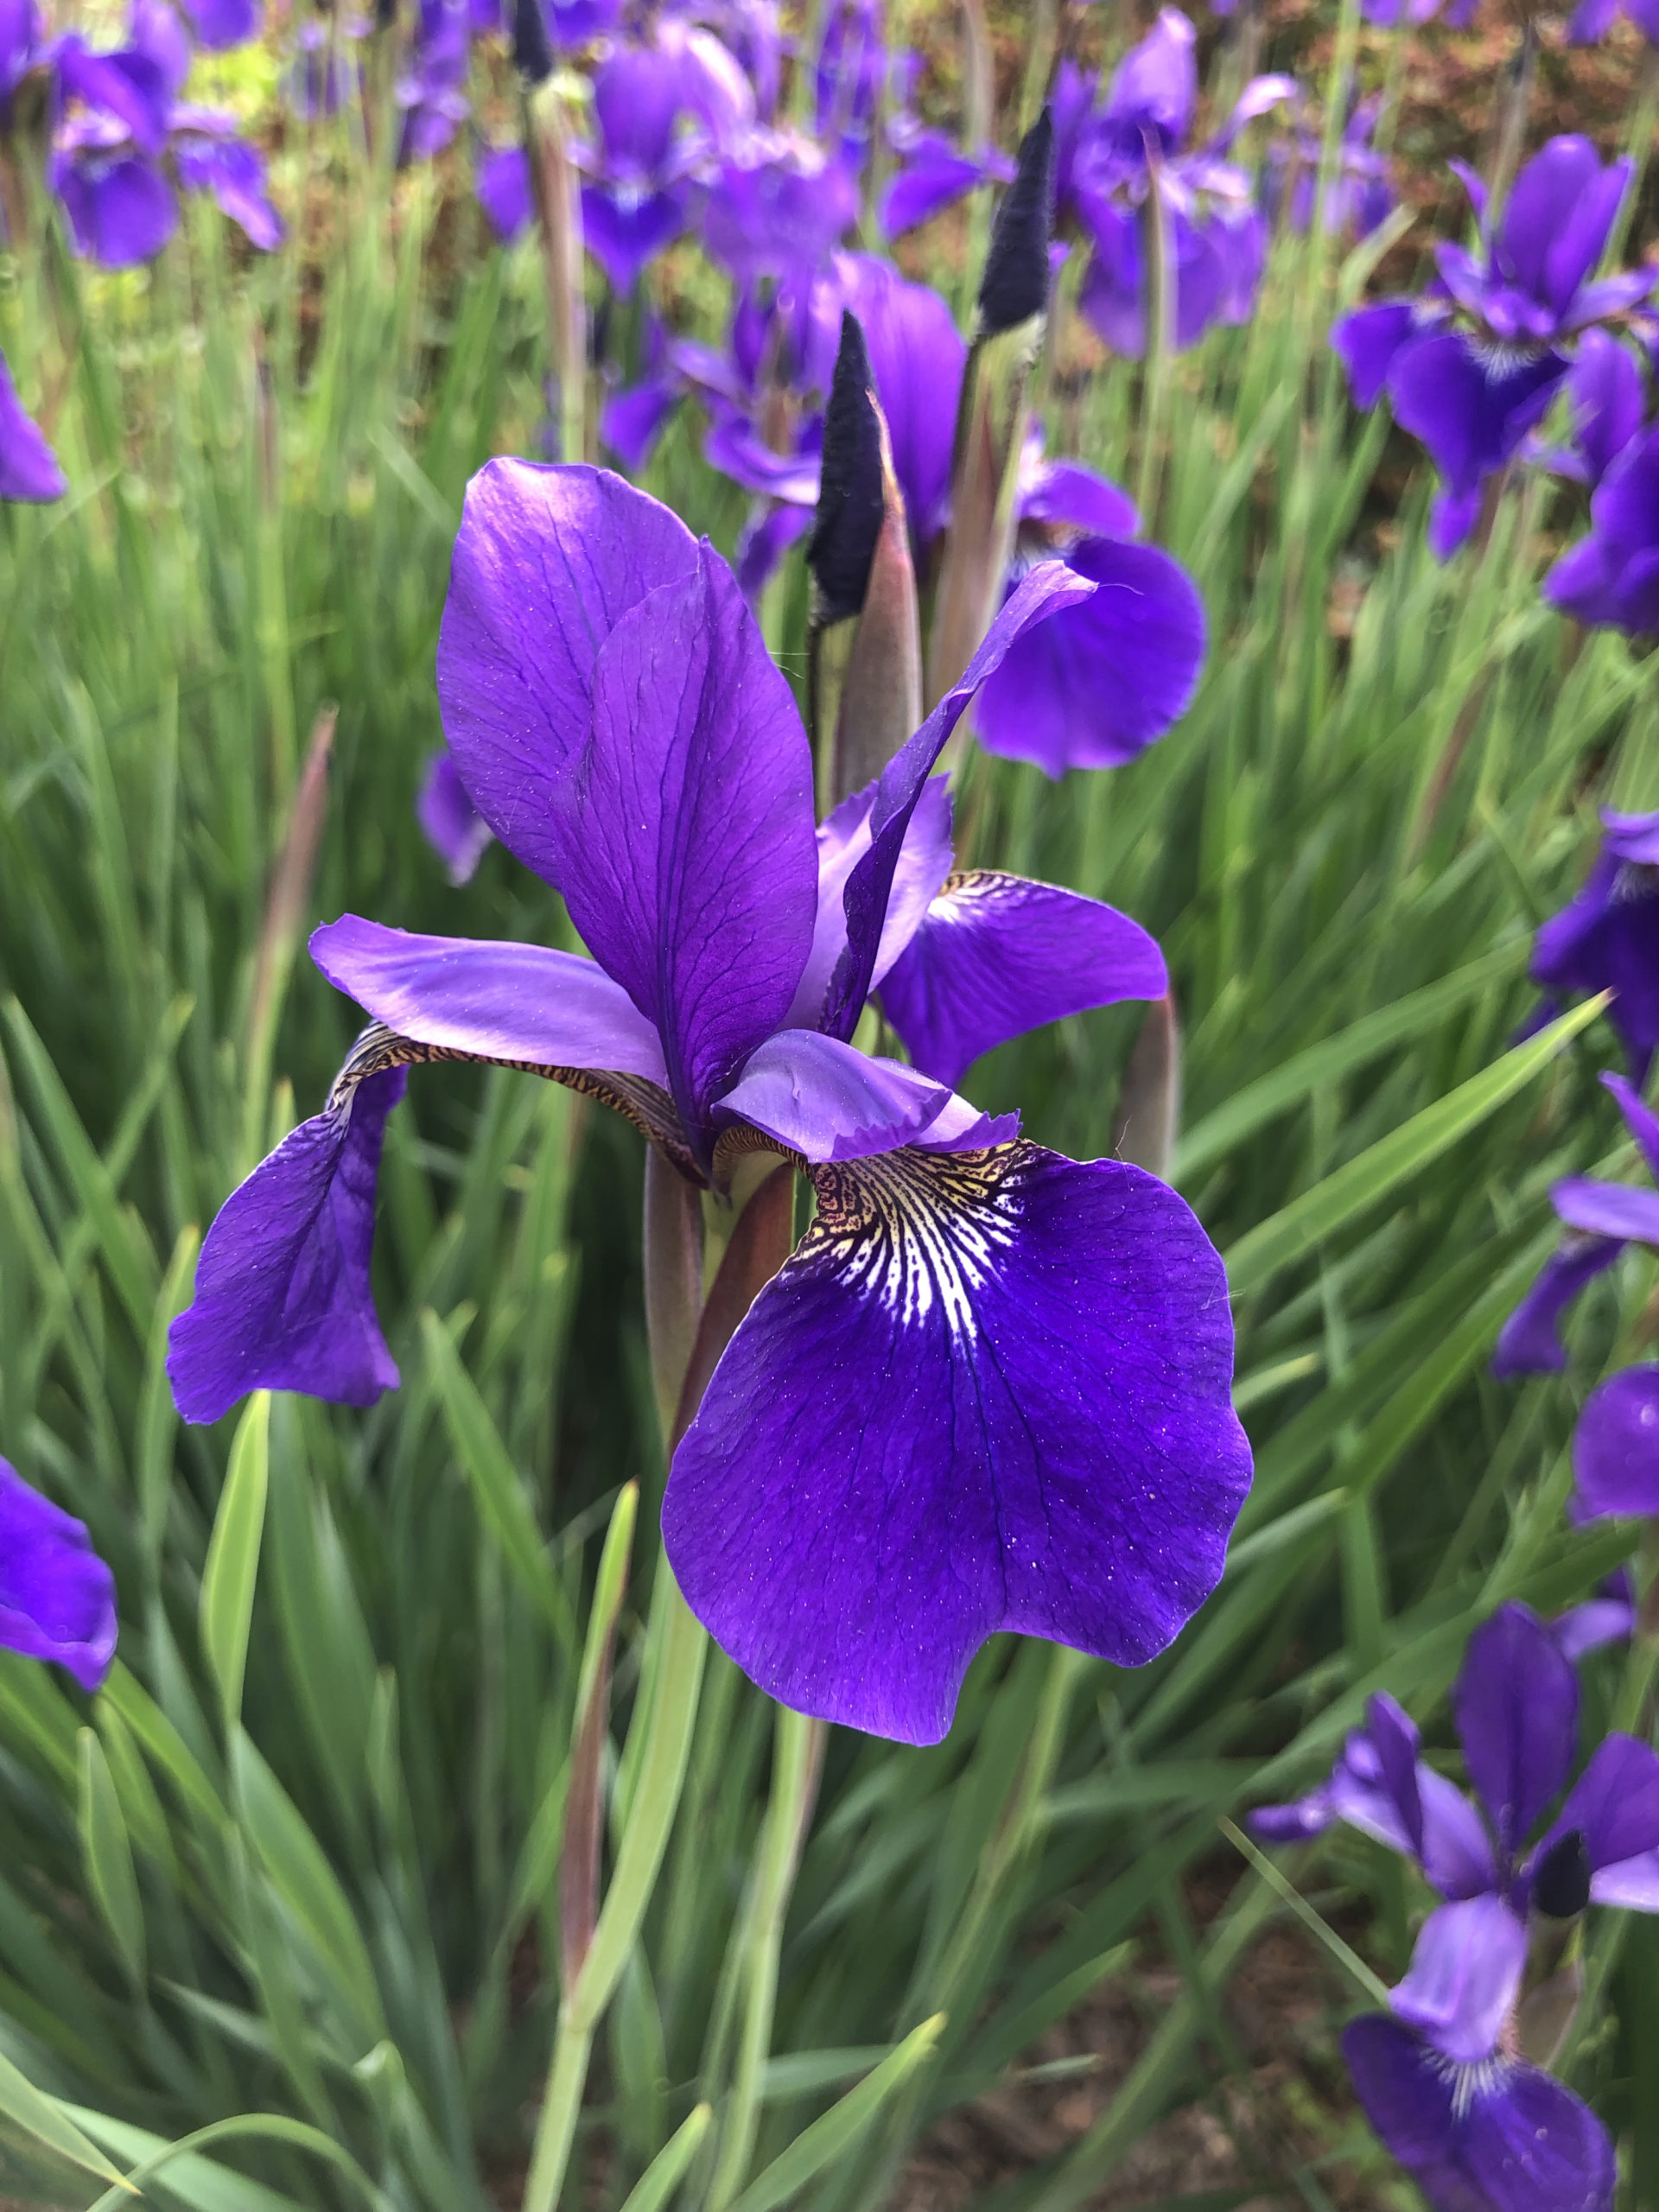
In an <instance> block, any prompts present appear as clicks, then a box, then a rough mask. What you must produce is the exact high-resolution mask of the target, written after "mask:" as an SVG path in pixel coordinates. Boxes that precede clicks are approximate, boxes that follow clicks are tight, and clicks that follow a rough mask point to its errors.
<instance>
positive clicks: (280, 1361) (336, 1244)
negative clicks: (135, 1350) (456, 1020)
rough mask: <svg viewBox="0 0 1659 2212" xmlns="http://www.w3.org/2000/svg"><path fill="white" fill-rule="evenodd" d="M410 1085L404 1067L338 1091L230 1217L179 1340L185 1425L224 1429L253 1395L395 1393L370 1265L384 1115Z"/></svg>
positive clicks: (242, 1190) (217, 1236) (177, 1364)
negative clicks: (214, 1424)
mask: <svg viewBox="0 0 1659 2212" xmlns="http://www.w3.org/2000/svg"><path fill="white" fill-rule="evenodd" d="M407 1081H408V1077H406V1075H405V1074H404V1070H403V1069H402V1068H401V1067H397V1068H390V1069H387V1070H385V1071H384V1072H382V1073H379V1074H377V1075H372V1076H370V1077H368V1078H367V1079H366V1080H365V1081H363V1082H361V1083H355V1084H346V1087H345V1088H344V1090H341V1087H340V1085H339V1084H337V1085H336V1086H335V1096H334V1097H333V1098H331V1100H330V1103H329V1104H328V1105H327V1107H326V1108H325V1109H324V1110H323V1111H322V1112H321V1114H316V1115H314V1116H312V1118H311V1119H310V1120H309V1121H308V1122H301V1123H300V1125H299V1127H298V1128H296V1129H295V1130H294V1131H293V1132H292V1133H291V1134H290V1135H288V1136H286V1137H284V1138H283V1141H282V1143H281V1144H280V1145H278V1146H277V1149H276V1151H275V1152H273V1153H272V1154H271V1155H270V1158H269V1159H268V1160H262V1161H261V1163H260V1165H259V1166H257V1167H256V1168H255V1169H254V1171H253V1173H252V1174H251V1175H250V1176H249V1178H248V1179H247V1181H246V1182H245V1183H243V1184H241V1185H238V1188H237V1189H236V1190H234V1191H232V1193H231V1195H230V1197H229V1198H226V1201H225V1203H224V1205H222V1206H221V1207H220V1208H219V1216H218V1218H217V1219H216V1220H215V1221H214V1223H213V1227H212V1228H211V1229H210V1230H208V1232H207V1237H206V1239H205V1241H204V1243H203V1244H202V1248H201V1257H200V1261H199V1262H198V1263H197V1267H196V1294H195V1298H194V1301H193V1302H192V1303H191V1305H190V1306H188V1307H187V1308H186V1310H185V1311H184V1312H183V1313H181V1314H180V1316H179V1318H178V1319H177V1320H176V1321H175V1322H174V1324H173V1325H172V1328H171V1329H170V1330H169V1331H168V1353H167V1372H168V1380H169V1381H170V1382H171V1383H172V1385H173V1397H174V1402H175V1404H176V1405H177V1407H178V1409H179V1411H180V1412H181V1414H183V1416H184V1418H185V1419H186V1421H217V1420H218V1419H219V1415H220V1414H223V1413H226V1412H228V1411H229V1409H230V1408H231V1407H232V1406H233V1405H234V1404H235V1403H236V1402H237V1400H238V1398H241V1397H245V1395H247V1393H248V1392H249V1391H250V1390H257V1389H270V1390H303V1391H306V1392H307V1393H308V1395H310V1396H312V1397H314V1398H328V1399H332V1400H333V1401H334V1402H335V1403H337V1404H340V1405H347V1406H369V1405H372V1404H373V1403H374V1402H375V1400H376V1399H377V1398H378V1396H379V1395H380V1394H381V1392H382V1391H383V1390H391V1389H396V1388H397V1379H398V1378H397V1363H396V1362H395V1361H394V1360H393V1358H392V1357H391V1352H390V1351H388V1349H387V1347H386V1340H385V1337H384V1336H383V1335H382V1334H381V1330H380V1322H379V1319H378V1315H377V1314H376V1313H375V1310H374V1297H373V1294H372V1291H371V1289H370V1287H369V1257H370V1252H371V1249H372V1245H373V1242H374V1192H375V1182H376V1179H377V1177H378V1174H379V1171H380V1148H381V1144H382V1141H383V1140H384V1138H385V1126H386V1116H387V1115H388V1114H389V1113H390V1112H391V1109H392V1108H393V1107H394V1106H395V1105H396V1104H397V1102H398V1100H399V1099H400V1098H401V1097H402V1096H403V1095H404V1085H405V1084H406V1082H407Z"/></svg>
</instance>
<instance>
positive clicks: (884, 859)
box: [823, 561, 1095, 1038]
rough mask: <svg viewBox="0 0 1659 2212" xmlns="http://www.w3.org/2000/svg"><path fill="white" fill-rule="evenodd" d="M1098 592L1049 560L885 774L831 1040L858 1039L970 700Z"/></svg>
mask: <svg viewBox="0 0 1659 2212" xmlns="http://www.w3.org/2000/svg"><path fill="white" fill-rule="evenodd" d="M1094 589H1095V586H1094V584H1093V583H1092V582H1090V580H1089V579H1088V578H1086V577H1084V576H1081V575H1077V573H1076V572H1075V571H1074V570H1073V569H1070V568H1068V567H1067V566H1066V565H1065V563H1064V562H1061V561H1046V562H1044V563H1042V565H1041V566H1040V567H1039V568H1036V569H1033V570H1032V572H1031V573H1030V575H1027V576H1026V577H1024V578H1023V579H1022V580H1021V582H1020V584H1019V585H1018V587H1017V588H1016V589H1015V591H1014V595H1013V597H1012V598H1011V599H1010V600H1008V601H1007V604H1006V605H1005V606H1004V607H1002V608H1001V610H1000V612H999V613H998V614H997V616H996V619H995V621H994V622H993V623H992V624H991V626H990V628H989V629H988V631H987V632H986V633H985V637H984V639H983V640H982V643H981V645H980V647H979V650H978V651H977V652H976V653H975V655H974V657H973V658H972V660H971V661H969V664H968V666H967V668H966V670H965V671H963V675H962V677H961V678H960V680H959V681H958V682H957V683H954V684H953V685H952V686H951V688H950V690H948V691H947V692H946V693H945V695H944V698H942V699H941V700H940V702H939V703H938V706H937V707H935V708H934V709H933V711H932V713H931V715H929V716H928V718H927V720H926V721H925V722H924V723H923V724H922V727H921V728H920V729H918V731H917V733H916V734H915V735H914V736H913V737H912V738H910V739H909V740H908V741H906V743H905V744H904V745H903V746H901V747H899V751H898V753H896V754H895V755H894V756H893V759H892V760H890V761H889V762H888V763H887V766H886V768H885V769H883V771H882V772H881V778H880V782H879V783H878V784H877V785H876V791H875V800H874V805H873V806H872V808H871V810H870V832H871V834H870V848H869V850H868V852H867V853H866V854H865V855H863V857H862V858H861V860H860V861H858V863H857V865H856V866H855V868H854V869H853V872H852V874H850V875H849V878H848V879H847V892H846V906H847V949H846V950H845V952H844V953H843V955H842V958H841V960H840V961H839V962H838V963H837V965H836V975H835V979H834V981H833V982H832V984H831V986H830V990H829V998H828V1000H827V1001H826V1003H825V1008H824V1017H823V1027H824V1028H825V1029H826V1030H827V1031H828V1032H829V1034H830V1035H831V1036H836V1037H842V1038H848V1037H850V1036H851V1035H852V1033H853V1031H854V1029H855V1027H856V1026H857V1022H858V1017H859V1015H860V1014H861V1013H862V1012H863V1009H864V1001H865V1000H866V999H867V998H868V995H869V992H870V983H871V977H872V976H873V975H874V971H875V963H876V957H877V955H878V953H879V952H880V948H881V943H882V937H883V932H884V931H885V929H886V926H887V906H888V900H889V896H890V894H891V892H892V889H893V875H894V872H895V870H896V869H897V868H898V865H899V855H900V853H901V852H902V850H903V849H904V844H905V840H906V835H907V833H908V831H909V828H910V822H911V817H912V815H913V814H914V812H915V810H916V808H917V805H918V803H919V801H920V799H921V796H922V792H923V790H924V787H925V785H926V782H927V779H928V778H929V777H930V776H931V774H932V772H933V770H934V767H935V766H936V765H937V764H938V758H939V755H940V753H942V752H943V751H944V746H945V741H946V740H947V739H948V738H949V737H950V734H951V732H952V731H953V730H954V729H955V728H956V726H957V723H958V722H959V721H961V719H962V716H963V713H964V712H965V711H966V709H967V706H968V702H969V700H970V699H971V698H972V697H973V696H974V694H975V693H976V691H977V690H979V688H980V686H981V685H982V683H984V681H985V679H986V677H988V676H989V675H991V674H992V673H993V672H994V671H995V670H996V669H997V668H998V667H999V666H1000V665H1001V661H1002V658H1003V656H1004V654H1006V653H1007V651H1008V648H1009V647H1010V645H1013V644H1014V642H1015V640H1016V639H1019V638H1020V637H1022V636H1023V635H1024V634H1025V632H1026V631H1027V629H1028V628H1029V627H1030V626H1032V625H1033V623H1037V622H1041V621H1043V620H1046V618H1048V617H1050V616H1052V615H1053V614H1054V613H1056V612H1058V610H1059V609H1060V608H1062V607H1067V606H1070V605H1071V604H1072V603H1073V602H1074V601H1078V600H1081V599H1085V598H1087V597H1088V596H1089V595H1090V593H1092V592H1093V590H1094Z"/></svg>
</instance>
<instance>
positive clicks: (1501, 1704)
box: [1452, 1602, 1579, 1859]
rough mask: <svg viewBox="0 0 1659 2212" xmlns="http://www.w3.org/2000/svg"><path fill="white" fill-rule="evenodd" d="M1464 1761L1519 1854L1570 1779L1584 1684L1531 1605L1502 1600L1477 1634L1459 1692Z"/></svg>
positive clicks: (1456, 1702)
mask: <svg viewBox="0 0 1659 2212" xmlns="http://www.w3.org/2000/svg"><path fill="white" fill-rule="evenodd" d="M1452 1712H1453V1713H1454V1714H1455V1716H1456V1719H1457V1724H1458V1737H1459V1741H1460V1743H1461V1744H1462V1745H1463V1760H1464V1765H1465V1768H1466V1769H1467V1770H1468V1774H1469V1779H1470V1780H1471V1782H1472V1783H1474V1785H1475V1788H1476V1789H1477V1790H1478V1792H1479V1795H1480V1797H1481V1801H1482V1802H1483V1803H1484V1805H1485V1808H1486V1810H1487V1812H1488V1813H1489V1814H1490V1815H1491V1822H1492V1827H1493V1830H1494V1832H1495V1834H1497V1840H1498V1847H1499V1849H1500V1851H1501V1852H1502V1853H1503V1855H1504V1857H1505V1858H1508V1859H1513V1857H1514V1856H1515V1854H1516V1852H1517V1851H1518V1850H1519V1849H1520V1847H1521V1845H1522V1842H1523V1841H1524V1840H1525V1839H1526V1837H1527V1835H1528V1834H1529V1831H1530V1829H1531V1828H1532V1826H1533V1823H1534V1822H1535V1821H1536V1820H1537V1818H1538V1815H1540V1814H1541V1812H1542V1811H1543V1809H1544V1808H1545V1806H1546V1805H1548V1802H1549V1801H1550V1799H1551V1798H1552V1797H1554V1796H1555V1794H1556V1792H1557V1791H1558V1790H1559V1789H1561V1788H1562V1787H1563V1785H1564V1784H1565V1783H1566V1781H1567V1770H1568V1769H1569V1768H1570V1767H1571V1765H1572V1764H1573V1743H1574V1740H1575V1738H1576V1736H1577V1732H1578V1724H1579V1683H1578V1677H1577V1675H1574V1673H1573V1669H1572V1667H1571V1665H1570V1664H1569V1663H1568V1662H1567V1660H1566V1659H1565V1658H1563V1657H1562V1656H1561V1654H1560V1650H1559V1649H1557V1647H1556V1644H1555V1643H1554V1638H1553V1637H1551V1635H1550V1633H1549V1630H1548V1629H1547V1628H1546V1627H1545V1626H1544V1624H1543V1623H1542V1622H1541V1620H1540V1619H1539V1618H1538V1616H1537V1615H1536V1613H1535V1612H1534V1611H1532V1609H1531V1607H1530V1606H1528V1605H1518V1604H1516V1603H1513V1602H1511V1603H1510V1604H1508V1605H1500V1606H1499V1607H1498V1609H1497V1611H1496V1612H1495V1613H1494V1614H1493V1615H1492V1617H1491V1619H1490V1620H1488V1621H1485V1622H1483V1624H1481V1626H1480V1627H1479V1628H1478V1629H1477V1630H1475V1632H1474V1634H1473V1635H1472V1636H1471V1637H1470V1639H1469V1644H1468V1649H1466V1650H1465V1654H1464V1660H1463V1668H1462V1670H1461V1672H1460V1673H1459V1676H1458V1679H1457V1681H1456V1683H1455V1684H1454V1685H1453V1688H1452Z"/></svg>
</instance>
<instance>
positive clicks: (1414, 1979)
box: [1389, 1896, 1527, 2066]
mask: <svg viewBox="0 0 1659 2212" xmlns="http://www.w3.org/2000/svg"><path fill="white" fill-rule="evenodd" d="M1526 1965H1527V1929H1526V1923H1525V1922H1524V1921H1523V1920H1522V1918H1521V1916H1520V1915H1519V1914H1518V1913H1515V1912H1512V1911H1511V1910H1510V1908H1509V1906H1508V1905H1507V1904H1505V1903H1504V1902H1503V1898H1502V1897H1496V1896H1489V1897H1464V1898H1460V1899H1459V1901H1458V1902H1457V1903H1456V1904H1443V1905H1440V1906H1437V1907H1436V1909H1435V1910H1433V1912H1431V1913H1430V1915H1429V1916H1428V1918H1427V1920H1426V1921H1425V1922H1424V1923H1423V1926H1422V1929H1421V1932H1420V1933H1419V1935H1418V1937H1417V1942H1416V1945H1415V1947H1414V1949H1413V1951H1412V1955H1411V1966H1410V1968H1409V1970H1408V1973H1407V1975H1406V1978H1405V1980H1403V1981H1402V1982H1401V1983H1400V1984H1399V1985H1398V1986H1397V1987H1395V1989H1393V1990H1391V1991H1390V1992H1389V2004H1390V2005H1392V2006H1393V2007H1394V2011H1395V2016H1396V2018H1399V2019H1402V2020H1404V2021H1405V2022H1406V2023H1407V2024H1408V2025H1409V2026H1411V2027H1414V2028H1416V2029H1418V2030H1420V2031H1421V2033H1422V2034H1423V2035H1424V2036H1426V2037H1427V2039H1428V2040H1429V2042H1430V2043H1432V2044H1433V2045H1434V2048H1435V2049H1436V2050H1442V2051H1444V2052H1445V2053H1446V2056H1447V2057H1448V2058H1451V2059H1455V2060H1456V2061H1457V2063H1459V2065H1462V2066H1471V2065H1474V2064H1476V2063H1478V2061H1479V2060H1481V2059H1483V2058H1488V2057H1490V2056H1491V2054H1492V2052H1493V2051H1494V2050H1496V2049H1497V2042H1498V2037H1499V2036H1500V2034H1501V2033H1502V2031H1503V2024H1504V2023H1505V2021H1506V2020H1507V2019H1508V2018H1509V2017H1510V2013H1511V2012H1512V2011H1513V2010H1514V2008H1515V2000H1516V1997H1517V1996H1519V1994H1520V1992H1521V1977H1522V1974H1524V1973H1525V1971H1526Z"/></svg>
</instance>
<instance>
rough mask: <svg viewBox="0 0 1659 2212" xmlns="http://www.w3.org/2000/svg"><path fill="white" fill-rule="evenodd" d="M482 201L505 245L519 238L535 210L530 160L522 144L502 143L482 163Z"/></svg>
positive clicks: (478, 183)
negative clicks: (503, 144) (531, 190)
mask: <svg viewBox="0 0 1659 2212" xmlns="http://www.w3.org/2000/svg"><path fill="white" fill-rule="evenodd" d="M475 189H476V191H477V193H478V202H479V205H480V207H482V209H483V210H484V213H486V215H487V216H488V217H489V219H490V227H491V229H492V230H493V232H495V234H496V236H497V238H499V239H501V240H502V242H503V243H504V244H506V243H508V242H509V241H511V240H512V239H513V238H517V237H518V233H519V232H520V231H522V230H523V229H524V226H526V224H528V222H529V221H530V219H531V215H532V214H533V213H534V212H535V208H534V204H533V202H532V201H531V195H530V163H529V162H528V160H527V159H526V158H525V156H524V148H523V147H522V146H499V147H497V148H496V149H495V150H494V151H493V153H489V154H486V156H484V158H483V160H482V161H481V162H480V163H479V165H478V177H477V181H476V185H475Z"/></svg>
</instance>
